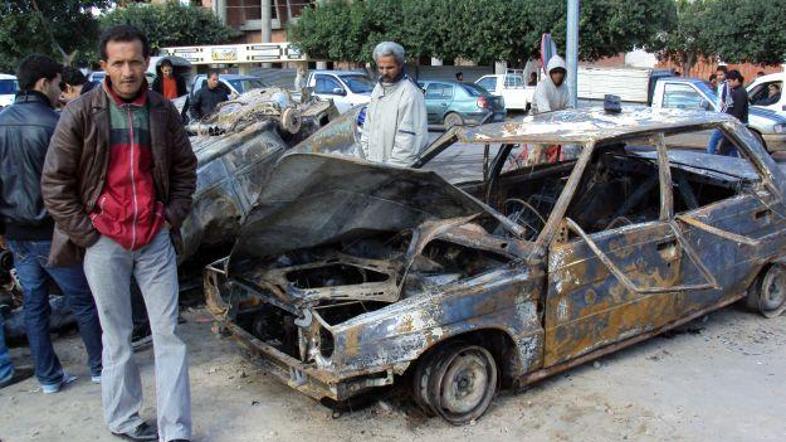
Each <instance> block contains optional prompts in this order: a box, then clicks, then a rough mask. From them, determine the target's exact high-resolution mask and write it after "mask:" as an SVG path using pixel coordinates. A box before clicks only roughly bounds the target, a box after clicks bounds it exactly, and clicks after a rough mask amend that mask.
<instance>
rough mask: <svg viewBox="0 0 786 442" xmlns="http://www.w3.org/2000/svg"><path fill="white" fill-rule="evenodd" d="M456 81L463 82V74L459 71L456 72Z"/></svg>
mask: <svg viewBox="0 0 786 442" xmlns="http://www.w3.org/2000/svg"><path fill="white" fill-rule="evenodd" d="M456 81H458V82H459V83H463V82H464V73H463V72H461V71H459V72H456Z"/></svg>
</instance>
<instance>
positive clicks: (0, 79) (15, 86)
mask: <svg viewBox="0 0 786 442" xmlns="http://www.w3.org/2000/svg"><path fill="white" fill-rule="evenodd" d="M18 90H19V83H17V81H16V77H14V76H13V75H8V74H0V109H2V108H4V107H6V106H10V105H11V104H12V103H13V102H14V97H15V96H16V91H18Z"/></svg>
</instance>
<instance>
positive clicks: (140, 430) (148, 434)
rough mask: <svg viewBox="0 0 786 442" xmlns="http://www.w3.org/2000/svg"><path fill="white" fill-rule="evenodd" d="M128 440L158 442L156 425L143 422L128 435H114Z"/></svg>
mask: <svg viewBox="0 0 786 442" xmlns="http://www.w3.org/2000/svg"><path fill="white" fill-rule="evenodd" d="M112 434H114V435H115V436H120V437H122V438H123V439H128V440H158V428H156V425H155V424H149V423H147V422H142V423H141V424H139V426H138V427H136V428H134V429H133V430H131V431H129V432H128V433H112Z"/></svg>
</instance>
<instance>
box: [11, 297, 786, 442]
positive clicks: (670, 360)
mask: <svg viewBox="0 0 786 442" xmlns="http://www.w3.org/2000/svg"><path fill="white" fill-rule="evenodd" d="M184 316H185V318H186V319H187V321H188V322H187V323H186V324H184V325H183V330H184V332H185V336H186V339H187V340H188V343H189V345H190V350H191V370H190V373H191V385H192V395H193V418H194V424H195V428H194V429H195V438H194V439H195V440H197V441H232V442H235V441H239V442H242V441H297V442H303V441H316V440H338V441H368V440H385V441H387V440H391V441H411V440H422V441H444V440H459V441H461V440H473V441H491V440H494V441H497V440H511V441H513V440H515V441H530V440H532V441H545V440H550V441H553V440H556V441H566V440H580V441H606V440H617V441H621V440H637V441H638V440H669V441H673V440H678V441H708V440H712V441H719V440H724V441H755V440H761V441H783V440H786V382H784V378H785V377H786V317H783V316H782V317H780V318H777V319H773V320H765V319H763V318H761V317H759V316H757V315H754V314H751V313H747V312H743V311H741V310H740V309H738V308H735V307H732V308H728V309H726V310H723V311H720V312H717V313H714V314H712V315H710V316H709V317H707V318H705V320H698V321H695V322H693V323H690V324H687V325H686V326H684V327H682V328H681V329H680V330H679V331H678V332H674V333H671V334H669V335H668V336H666V337H658V338H655V339H652V340H650V341H648V342H645V343H642V344H639V345H638V346H636V347H634V348H631V349H628V350H624V351H622V352H620V353H617V354H615V355H612V356H609V357H606V358H604V359H602V360H600V361H598V362H596V363H594V364H592V363H591V364H587V365H585V366H582V367H579V368H577V369H574V370H571V371H569V372H567V373H565V374H562V375H558V376H556V377H554V378H551V379H548V380H546V381H543V382H541V383H539V384H537V385H535V386H533V387H531V388H529V389H528V390H526V391H522V392H510V391H505V392H502V393H501V394H500V395H499V396H498V397H497V399H496V400H495V402H494V404H493V405H492V408H491V409H490V411H489V412H488V414H487V415H486V416H485V417H483V418H482V419H480V420H479V421H478V422H476V423H475V424H473V425H467V426H464V427H453V426H450V425H448V424H446V423H444V422H442V421H440V420H438V419H428V418H425V417H424V416H423V415H421V414H420V413H418V412H416V411H415V410H414V409H413V406H412V405H411V404H410V403H409V402H407V401H402V400H401V399H399V397H398V395H395V394H394V393H385V394H381V395H380V397H379V399H377V400H375V402H374V403H373V404H372V405H371V406H369V407H367V408H365V409H362V410H359V411H354V412H351V413H344V414H342V415H340V416H338V417H334V416H333V412H332V410H330V409H328V408H326V407H324V406H322V405H320V404H319V403H317V402H315V401H313V400H311V399H309V398H307V397H305V396H303V395H301V394H299V393H297V392H295V391H293V390H290V389H289V388H288V387H286V386H284V385H281V384H279V383H278V382H276V381H274V380H273V379H270V378H269V377H267V376H265V375H264V374H263V373H261V372H260V371H258V370H257V369H256V368H255V367H254V365H253V364H252V363H251V362H249V361H248V360H246V359H245V358H244V357H243V355H242V354H241V352H240V351H239V349H238V347H237V346H236V345H235V343H234V342H233V341H232V340H231V339H228V338H219V337H217V336H215V335H213V334H212V333H211V332H210V325H211V324H210V318H209V317H208V315H207V314H206V312H205V311H204V310H201V309H198V310H189V311H187V312H185V313H184ZM56 347H57V352H58V354H59V355H60V357H61V359H62V361H63V364H64V365H65V367H66V368H67V369H68V370H70V371H72V372H73V373H75V374H77V375H79V376H80V379H79V380H78V381H77V382H76V383H74V384H72V385H70V386H68V388H66V389H64V390H63V391H62V392H61V393H58V394H55V395H49V396H44V395H43V394H42V393H41V392H40V391H39V390H38V385H37V383H36V382H35V381H34V380H28V381H25V382H23V383H21V384H17V385H15V386H13V387H9V388H6V389H4V390H0V440H2V442H15V441H115V440H119V439H117V438H115V437H114V436H112V435H110V434H109V433H108V431H107V430H106V428H105V427H104V424H103V419H102V414H101V404H100V387H99V386H98V385H93V384H91V383H90V382H89V376H88V372H87V369H86V367H85V366H84V363H83V361H84V358H85V354H84V351H83V349H82V348H81V345H80V341H79V338H78V336H76V335H75V334H73V333H72V334H70V335H68V336H65V337H61V338H59V339H58V340H57V342H56ZM12 355H13V357H14V359H15V361H16V362H17V363H18V364H23V363H25V362H26V361H29V353H28V351H27V349H26V348H14V349H13V350H12ZM137 360H138V362H139V364H140V365H141V368H142V373H143V382H144V384H145V394H146V407H145V408H144V410H143V414H144V415H145V417H152V416H154V413H155V410H154V408H153V407H154V400H153V355H152V350H151V349H146V350H143V351H141V352H139V353H137Z"/></svg>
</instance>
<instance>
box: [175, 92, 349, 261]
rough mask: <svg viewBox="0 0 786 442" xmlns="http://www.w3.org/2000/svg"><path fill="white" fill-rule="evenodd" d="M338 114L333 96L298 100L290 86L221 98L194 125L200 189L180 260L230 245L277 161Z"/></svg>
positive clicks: (186, 224)
mask: <svg viewBox="0 0 786 442" xmlns="http://www.w3.org/2000/svg"><path fill="white" fill-rule="evenodd" d="M181 101H182V98H181ZM180 105H181V106H182V103H180ZM336 117H338V111H337V110H336V108H335V106H334V105H333V104H332V103H330V102H329V101H319V100H312V101H308V102H306V103H297V102H295V101H294V100H292V99H291V97H289V93H288V92H287V91H286V90H283V89H280V88H267V89H255V90H252V91H250V92H247V93H245V94H243V95H240V96H239V97H237V98H236V99H234V100H232V101H229V102H225V103H221V105H219V107H218V109H217V110H216V111H215V112H214V113H213V114H211V115H208V116H206V117H205V118H204V119H203V120H202V121H200V122H194V123H191V124H189V125H188V126H187V128H186V129H187V131H188V132H189V134H190V135H191V137H190V141H191V146H192V148H193V149H194V153H195V154H196V156H197V162H198V166H197V189H196V192H195V194H194V205H193V210H192V211H191V214H190V215H189V217H188V218H187V219H186V220H185V222H184V224H183V227H182V234H183V250H182V251H181V253H180V254H178V259H179V261H180V262H182V261H185V260H187V259H189V258H191V257H193V256H194V255H195V253H196V252H197V250H199V248H200V247H203V248H221V247H222V246H223V247H224V248H226V249H227V250H228V249H229V248H230V247H231V246H232V244H233V243H234V240H235V239H236V237H237V233H238V231H239V228H240V224H241V223H242V220H243V218H244V217H245V215H246V214H248V211H249V210H250V208H251V206H252V205H253V203H254V202H255V201H256V199H257V197H258V196H259V193H260V191H261V190H262V185H263V183H264V182H265V180H266V179H267V176H268V175H269V173H270V170H272V168H273V165H274V164H275V163H276V161H277V160H278V159H279V158H280V157H281V155H283V154H284V152H285V151H286V150H287V149H289V148H290V147H292V146H294V145H296V144H298V143H299V142H301V141H303V140H304V139H306V138H308V137H309V136H310V135H311V134H313V133H315V132H316V131H317V130H318V129H320V128H321V127H322V126H325V125H327V124H328V123H329V122H330V121H331V120H333V119H334V118H336ZM225 253H226V252H225Z"/></svg>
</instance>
